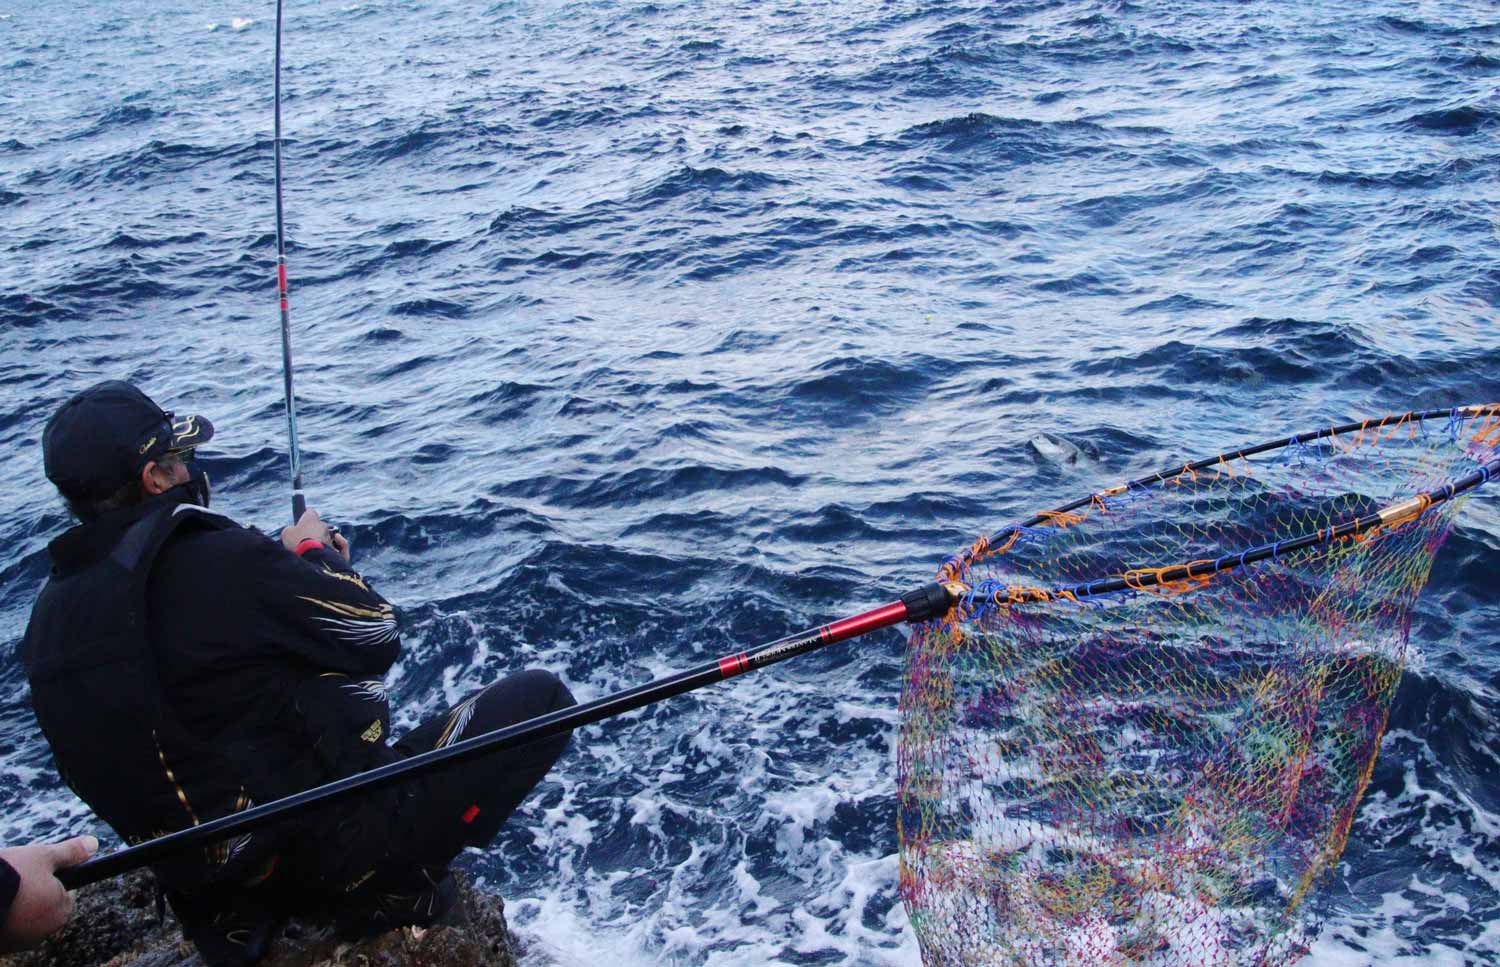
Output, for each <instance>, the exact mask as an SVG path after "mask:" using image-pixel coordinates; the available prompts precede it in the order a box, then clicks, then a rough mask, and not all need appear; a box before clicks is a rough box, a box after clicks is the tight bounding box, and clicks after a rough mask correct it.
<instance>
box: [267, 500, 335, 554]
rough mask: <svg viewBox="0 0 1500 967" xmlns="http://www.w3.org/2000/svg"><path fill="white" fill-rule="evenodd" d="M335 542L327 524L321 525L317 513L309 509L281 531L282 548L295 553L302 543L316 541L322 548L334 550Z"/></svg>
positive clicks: (321, 521)
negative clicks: (295, 521)
mask: <svg viewBox="0 0 1500 967" xmlns="http://www.w3.org/2000/svg"><path fill="white" fill-rule="evenodd" d="M335 540H336V538H335V537H334V536H333V531H332V530H331V529H330V528H329V526H328V525H327V524H325V523H323V518H321V517H319V516H318V512H317V511H316V510H313V509H312V508H311V507H309V508H308V509H307V510H304V511H303V512H302V516H301V517H299V518H298V519H297V523H295V524H293V525H291V526H290V527H285V528H283V529H282V531H281V543H282V546H284V547H285V548H286V549H287V550H289V551H295V550H296V549H297V545H298V544H301V543H302V542H303V541H317V542H318V543H319V544H322V545H323V546H324V547H332V548H335V549H336V548H337V547H338V545H337V544H335V543H334V541H335ZM345 546H346V547H347V546H348V542H347V541H345ZM339 553H340V554H342V553H343V551H339Z"/></svg>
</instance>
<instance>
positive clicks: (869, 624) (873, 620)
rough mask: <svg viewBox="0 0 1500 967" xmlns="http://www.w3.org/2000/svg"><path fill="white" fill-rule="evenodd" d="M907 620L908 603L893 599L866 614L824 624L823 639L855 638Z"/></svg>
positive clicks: (840, 639) (841, 639)
mask: <svg viewBox="0 0 1500 967" xmlns="http://www.w3.org/2000/svg"><path fill="white" fill-rule="evenodd" d="M905 620H906V605H905V604H904V603H902V602H900V601H893V602H891V603H890V604H888V605H885V606H884V607H880V608H876V609H875V610H874V611H866V612H865V613H864V614H857V615H855V616H854V617H852V618H844V619H842V620H839V621H835V622H834V623H833V624H830V625H824V626H823V629H822V633H823V640H824V641H843V640H844V639H845V638H855V637H858V636H859V635H863V634H866V633H868V632H871V631H874V630H876V629H877V628H885V627H888V626H890V625H895V624H900V623H901V622H903V621H905Z"/></svg>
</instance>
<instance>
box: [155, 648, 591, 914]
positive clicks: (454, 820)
mask: <svg viewBox="0 0 1500 967" xmlns="http://www.w3.org/2000/svg"><path fill="white" fill-rule="evenodd" d="M573 704H574V701H573V696H572V694H571V693H570V692H569V691H568V688H567V686H566V685H564V684H563V683H562V682H561V681H560V680H559V679H558V678H557V676H556V675H553V674H552V673H550V672H545V671H535V670H533V671H526V672H522V673H520V674H518V675H512V676H510V677H508V678H505V679H502V680H501V681H498V682H496V683H494V684H493V685H490V686H489V687H487V688H483V689H480V690H479V691H477V692H475V693H474V694H472V695H470V696H469V697H468V698H466V699H464V700H463V701H462V702H460V703H459V704H458V705H456V706H454V707H453V708H451V709H449V710H448V711H446V712H444V713H443V714H442V715H439V716H437V717H436V718H434V719H432V720H431V721H428V722H424V723H423V724H422V725H420V726H418V727H417V728H415V729H412V730H411V732H409V733H407V734H406V735H405V736H403V737H402V738H401V740H400V741H399V742H397V743H396V744H395V745H394V746H390V747H388V748H385V749H384V750H383V755H382V756H381V758H382V759H384V760H385V761H387V762H395V761H399V760H400V759H402V758H408V757H410V756H413V755H417V754H419V753H422V752H427V751H429V750H431V749H435V748H438V747H441V746H448V745H452V744H454V743H455V742H458V741H461V740H463V739H467V738H472V737H474V736H476V735H481V734H483V733H485V732H492V731H494V730H495V729H501V728H504V727H506V726H508V725H514V724H516V723H517V722H524V721H526V720H527V719H531V718H535V717H536V716H538V715H545V714H546V713H548V712H552V711H555V710H557V709H563V708H567V707H568V706H570V705H573ZM569 737H570V736H569V734H567V733H564V734H562V735H556V736H553V737H551V738H548V739H543V740H541V741H538V742H533V743H531V744H529V745H524V746H521V747H519V748H516V749H511V750H509V751H506V752H497V753H491V754H488V755H484V756H480V757H479V758H477V759H471V760H469V761H467V762H462V763H459V764H457V765H453V766H448V767H445V768H442V769H439V770H438V771H436V772H433V773H429V774H427V775H425V776H422V777H420V778H417V779H412V780H408V781H406V782H404V783H400V784H398V785H396V786H395V787H394V788H388V789H384V790H376V791H375V792H373V793H370V794H368V795H364V796H361V797H359V798H358V799H357V800H356V801H355V802H354V803H353V804H352V805H348V806H346V805H336V806H333V807H328V808H327V809H325V810H323V811H321V812H319V813H315V814H314V815H313V816H312V817H309V818H308V819H307V820H304V821H303V822H302V823H300V824H298V825H297V827H296V828H294V829H291V830H284V832H285V833H286V834H287V835H288V837H289V838H288V839H287V840H285V841H284V849H283V850H282V851H281V852H279V854H278V856H277V859H276V862H275V863H274V864H272V866H271V870H272V872H270V873H269V874H268V875H267V878H266V879H264V880H262V881H261V882H259V883H258V884H257V885H255V886H236V887H223V888H219V889H215V890H209V891H204V892H201V893H195V894H192V895H185V894H180V893H176V892H173V891H168V892H167V896H168V898H169V899H171V901H172V907H173V909H174V910H175V911H176V912H177V915H178V917H179V918H180V919H181V921H182V923H183V927H184V930H192V929H197V928H202V927H204V925H209V924H213V925H220V926H222V929H221V931H220V932H225V931H230V930H231V928H235V929H237V928H238V926H240V925H243V924H249V923H256V922H265V921H270V920H274V919H280V918H284V917H287V916H320V915H330V916H333V917H334V918H336V919H337V918H341V917H347V916H353V915H358V913H359V912H360V911H361V910H363V909H366V908H368V907H371V906H373V905H378V904H379V903H380V902H381V900H382V897H386V896H392V895H394V896H405V895H411V894H418V893H421V892H422V891H424V890H427V889H429V888H431V887H433V885H434V884H435V883H436V882H437V881H438V880H440V879H441V878H442V876H444V875H445V874H446V872H447V867H448V864H450V863H451V862H453V859H454V857H456V856H457V855H458V854H459V853H460V852H461V851H462V850H463V849H464V847H466V846H485V845H487V844H488V843H489V842H490V841H491V840H492V839H494V838H495V835H496V834H497V833H498V832H499V831H500V827H501V826H502V825H503V824H504V823H505V820H506V819H508V818H509V817H510V815H511V813H513V812H515V810H516V807H517V806H519V805H520V804H521V802H522V800H524V799H525V798H526V796H527V795H528V794H529V793H530V792H531V790H532V789H534V788H536V786H537V784H538V783H540V782H541V781H542V778H543V777H544V776H546V774H547V771H548V770H549V769H551V768H552V765H553V763H554V762H556V761H557V759H558V757H559V756H560V755H562V753H563V750H564V749H565V748H567V745H568V739H569ZM226 924H227V926H226ZM213 929H218V927H214V928H213ZM195 940H196V937H195Z"/></svg>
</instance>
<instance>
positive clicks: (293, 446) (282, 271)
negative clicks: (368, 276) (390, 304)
mask: <svg viewBox="0 0 1500 967" xmlns="http://www.w3.org/2000/svg"><path fill="white" fill-rule="evenodd" d="M281 3H282V0H276V63H275V69H274V71H273V73H274V74H275V90H276V96H275V102H276V121H275V131H274V135H273V137H272V144H273V145H274V149H275V154H276V289H277V292H278V293H279V294H280V296H281V378H282V384H283V387H284V390H285V393H286V433H287V449H288V454H289V456H290V458H291V472H292V522H293V523H296V522H297V521H298V520H299V519H301V517H302V514H303V512H305V511H306V510H307V498H306V497H304V496H303V494H302V451H301V449H300V448H299V447H298V445H297V397H296V394H295V393H294V392H293V391H292V313H291V307H290V304H289V303H288V301H287V287H286V217H285V215H284V213H283V210H282V201H281Z"/></svg>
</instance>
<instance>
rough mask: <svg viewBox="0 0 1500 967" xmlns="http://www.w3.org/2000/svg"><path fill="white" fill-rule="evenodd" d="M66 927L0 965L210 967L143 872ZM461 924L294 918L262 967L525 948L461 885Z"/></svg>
mask: <svg viewBox="0 0 1500 967" xmlns="http://www.w3.org/2000/svg"><path fill="white" fill-rule="evenodd" d="M76 897H77V900H78V908H77V910H76V911H75V912H74V914H73V919H72V921H71V922H70V923H69V924H68V926H67V927H65V928H64V929H62V930H61V931H59V932H58V933H57V934H56V935H54V936H53V937H51V938H50V939H49V940H47V942H46V943H44V944H43V945H42V946H41V947H38V948H37V949H36V950H32V951H28V952H26V953H22V954H13V955H11V956H9V957H0V967H203V960H202V958H200V957H199V956H198V955H197V953H196V952H195V951H194V950H193V947H192V945H191V944H189V943H187V942H186V941H185V940H183V939H182V931H181V930H179V929H178V927H177V923H176V921H175V920H173V919H172V915H171V913H170V911H169V912H168V913H167V915H166V918H165V922H163V921H162V920H159V919H158V917H157V909H156V891H155V888H154V885H153V881H152V879H151V877H150V875H149V874H146V873H136V874H133V875H131V876H126V877H121V878H119V879H116V880H110V881H107V882H104V883H98V884H95V885H93V886H89V887H84V888H83V889H81V890H79V891H78V893H77V894H76ZM459 911H460V914H459V917H458V918H457V919H458V922H457V924H456V925H454V926H451V927H449V926H443V927H432V928H429V929H427V930H421V929H417V928H410V927H409V928H405V929H401V930H393V931H391V932H390V933H386V934H382V935H381V936H378V937H372V938H371V939H369V940H362V941H360V942H358V943H345V942H340V941H338V940H336V939H334V937H333V935H332V931H331V930H330V929H329V928H328V927H325V926H320V925H317V924H312V923H301V922H298V921H293V922H291V923H290V924H288V925H287V926H286V928H285V929H284V930H283V931H282V934H281V936H280V937H279V938H278V939H277V942H276V945H275V946H274V947H273V948H272V950H271V953H270V954H269V955H268V956H267V957H266V958H265V959H264V960H263V961H261V967H515V964H516V957H517V956H518V955H519V954H520V952H521V951H520V949H519V948H518V947H517V946H516V945H515V943H514V941H513V940H512V938H511V935H510V930H509V929H508V928H507V927H506V924H505V903H504V901H502V900H501V899H500V898H499V897H497V896H493V895H491V894H488V893H483V892H480V891H478V890H475V889H473V888H472V887H471V886H470V885H469V883H468V882H467V881H466V880H464V879H463V878H462V875H461V874H460V880H459Z"/></svg>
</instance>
